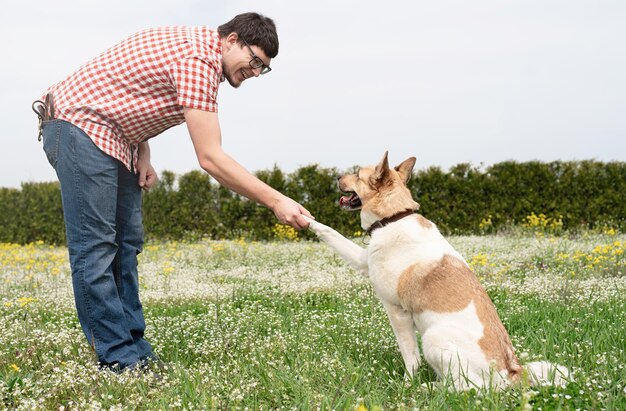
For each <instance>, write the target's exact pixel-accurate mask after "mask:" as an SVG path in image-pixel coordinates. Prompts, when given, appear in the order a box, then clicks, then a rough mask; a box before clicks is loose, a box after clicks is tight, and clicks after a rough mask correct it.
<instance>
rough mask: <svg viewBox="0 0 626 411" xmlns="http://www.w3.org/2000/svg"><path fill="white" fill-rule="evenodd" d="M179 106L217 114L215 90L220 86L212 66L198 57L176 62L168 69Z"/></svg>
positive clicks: (216, 73) (216, 71)
mask: <svg viewBox="0 0 626 411" xmlns="http://www.w3.org/2000/svg"><path fill="white" fill-rule="evenodd" d="M170 77H171V79H172V80H173V82H174V86H175V87H176V93H177V95H178V97H177V102H178V104H180V105H181V106H184V107H189V108H197V109H200V110H204V111H212V112H217V89H218V87H219V84H220V79H219V75H218V70H216V68H215V67H214V64H213V63H211V62H208V61H206V60H204V59H201V58H199V57H187V58H183V59H181V60H178V61H177V62H176V63H174V64H173V65H172V66H171V67H170Z"/></svg>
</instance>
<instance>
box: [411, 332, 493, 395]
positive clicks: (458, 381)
mask: <svg viewBox="0 0 626 411" xmlns="http://www.w3.org/2000/svg"><path fill="white" fill-rule="evenodd" d="M422 350H423V351H424V358H425V359H426V361H427V362H428V364H430V366H431V367H433V369H434V370H435V372H436V373H437V375H438V376H439V378H441V379H442V380H443V381H445V382H449V383H451V384H452V385H453V386H454V388H455V389H456V390H460V391H463V390H467V389H470V388H482V387H487V386H489V385H490V383H491V381H490V380H491V375H490V370H489V364H488V363H487V362H486V361H485V359H484V357H483V355H482V353H481V352H480V349H479V348H478V347H477V346H476V343H475V342H474V341H473V338H472V336H471V335H469V334H468V333H467V332H465V331H463V330H460V329H457V328H455V327H449V326H435V327H432V328H430V329H429V330H427V331H426V332H425V333H424V335H422Z"/></svg>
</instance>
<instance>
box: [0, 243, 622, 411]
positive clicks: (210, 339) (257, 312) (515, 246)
mask: <svg viewBox="0 0 626 411" xmlns="http://www.w3.org/2000/svg"><path fill="white" fill-rule="evenodd" d="M357 241H358V240H357ZM450 241H451V242H452V243H453V245H454V246H455V247H456V248H457V249H458V250H459V251H460V252H461V253H462V254H463V255H464V256H465V257H466V259H467V261H468V262H470V264H472V266H473V268H474V270H475V271H476V273H477V275H479V277H480V278H481V280H482V282H483V284H484V285H485V287H486V288H487V291H488V293H489V295H490V296H491V298H492V299H493V300H494V303H495V304H496V307H497V309H498V312H499V314H500V316H501V318H502V320H503V322H504V324H505V326H506V327H507V329H508V330H509V333H510V334H511V338H512V341H513V344H514V346H515V348H516V350H517V353H518V355H519V356H520V358H521V359H522V361H523V362H528V361H531V360H537V359H546V360H548V361H551V362H556V363H560V364H564V365H566V366H567V367H568V368H569V369H570V370H572V371H573V373H574V380H573V381H572V382H571V383H570V384H569V385H568V386H567V387H564V388H555V387H528V386H523V385H521V386H516V387H512V388H510V389H508V390H505V391H502V392H482V391H481V392H476V391H470V392H463V393H457V392H452V391H450V390H447V389H446V388H445V387H441V386H438V385H437V384H436V378H435V375H434V373H433V372H432V371H431V370H430V368H429V367H428V366H427V364H425V363H423V364H422V366H421V367H420V369H419V372H418V373H417V375H416V376H415V377H414V378H413V379H408V378H407V377H405V374H404V370H403V363H402V360H401V357H400V354H399V352H398V349H397V346H396V342H395V339H394V337H393V333H392V331H391V328H390V326H389V323H388V320H387V318H386V315H385V313H384V311H383V309H382V306H381V304H380V302H379V301H378V299H377V298H376V296H375V295H374V293H373V291H372V289H371V287H370V286H369V285H368V283H367V280H366V279H363V278H361V277H360V276H359V275H358V274H356V273H355V272H353V271H352V270H350V269H348V268H347V267H346V266H345V265H344V264H343V262H342V261H341V260H340V259H338V258H337V257H336V256H334V255H333V253H332V252H331V251H330V250H328V249H327V248H326V247H325V246H324V245H322V244H319V243H310V242H285V243H249V242H245V241H235V242H209V241H206V242H198V243H192V244H182V243H163V244H151V245H149V246H147V247H146V249H145V250H144V253H143V254H142V255H141V261H140V272H141V286H142V299H143V302H144V307H145V314H146V322H147V337H148V339H149V341H151V343H152V344H153V346H154V348H155V350H156V352H157V353H158V354H159V356H160V357H161V359H162V360H163V361H164V362H165V363H166V368H165V369H164V370H162V371H161V375H162V379H160V380H156V379H154V377H153V375H152V374H151V373H147V374H137V373H125V374H122V375H115V374H110V373H104V372H98V371H97V368H96V364H95V360H94V356H93V354H92V352H91V351H90V348H89V346H88V345H87V343H86V341H85V338H84V336H83V334H82V331H81V329H80V326H79V325H78V321H77V319H76V315H75V312H74V306H73V297H72V291H71V278H70V273H69V268H68V264H67V257H66V251H65V250H64V249H62V248H56V247H49V246H46V245H44V244H31V245H28V246H17V245H11V244H4V245H0V283H1V284H2V287H1V289H0V322H1V323H2V327H1V330H2V331H1V332H0V409H2V408H6V409H23V410H32V409H80V410H100V409H111V410H118V409H128V410H161V409H187V410H192V409H220V410H221V409H246V408H247V409H303V410H308V409H328V410H330V409H338V410H346V409H347V410H357V409H360V410H363V409H367V410H375V409H414V408H416V409H432V410H440V409H458V410H472V409H477V410H482V409H488V410H503V409H520V410H526V409H536V410H540V409H541V410H555V409H563V410H569V409H572V410H574V409H589V410H592V409H594V410H595V409H607V410H619V409H626V399H625V398H626V381H625V379H626V378H625V377H626V370H625V368H626V367H625V365H624V364H625V363H626V354H625V352H624V349H625V348H626V337H625V334H626V333H625V331H624V330H625V329H626V319H625V317H626V316H625V315H624V314H625V313H626V276H625V275H624V273H625V257H624V255H623V252H624V249H625V248H626V241H625V236H623V235H619V234H613V235H606V234H604V235H602V234H591V233H587V234H583V235H579V236H577V237H576V238H568V237H565V236H563V237H553V238H540V237H536V236H530V235H529V236H518V235H515V236H504V237H502V236H500V237H496V236H486V237H452V238H451V239H450Z"/></svg>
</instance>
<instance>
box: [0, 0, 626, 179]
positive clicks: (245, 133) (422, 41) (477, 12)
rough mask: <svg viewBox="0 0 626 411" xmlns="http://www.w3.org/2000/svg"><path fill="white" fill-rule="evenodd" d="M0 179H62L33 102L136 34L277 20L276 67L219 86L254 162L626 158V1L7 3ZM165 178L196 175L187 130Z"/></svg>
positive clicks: (165, 164) (156, 150)
mask: <svg viewBox="0 0 626 411" xmlns="http://www.w3.org/2000/svg"><path fill="white" fill-rule="evenodd" d="M0 10H1V12H0V38H1V39H2V40H1V41H0V56H1V57H0V58H1V62H2V64H0V76H1V77H0V78H1V81H0V96H1V98H0V187H20V184H21V183H23V182H39V181H54V180H56V176H55V174H54V170H53V169H52V167H51V166H50V165H49V164H48V162H47V161H46V157H45V155H44V153H43V150H42V148H41V143H39V142H38V141H37V120H36V116H35V114H34V113H33V112H32V111H31V103H32V101H33V100H35V99H37V98H38V97H39V96H40V95H41V94H42V92H43V91H44V90H45V89H46V88H47V87H48V86H50V85H52V84H54V83H56V82H58V81H60V80H62V79H63V78H65V77H67V76H68V75H69V74H71V73H72V72H73V71H75V70H76V69H77V68H78V67H80V66H81V65H82V64H83V63H85V62H86V61H88V60H89V59H91V58H93V57H95V56H96V55H98V54H100V53H101V52H102V51H104V50H106V49H107V48H108V47H110V46H112V45H114V44H115V43H117V42H119V41H120V40H122V39H124V38H125V37H127V36H129V35H130V34H133V33H134V32H136V31H139V30H142V29H145V28H148V27H156V26H170V25H207V26H209V27H213V28H215V27H217V26H218V25H220V24H222V23H224V22H226V21H228V20H230V19H231V18H232V17H234V16H235V15H236V14H239V13H243V12H248V11H256V12H260V13H262V14H265V15H267V16H269V17H271V18H273V19H274V20H275V22H276V25H277V28H278V35H279V39H280V50H279V54H278V56H277V57H276V58H275V59H273V60H272V63H271V66H272V69H273V70H272V72H271V73H269V74H268V75H266V76H261V77H259V78H257V79H250V80H248V81H246V82H244V83H243V85H242V86H241V87H240V88H239V89H233V88H231V87H230V85H228V83H222V85H221V87H220V90H219V94H218V104H219V119H220V125H221V130H222V139H223V147H224V150H225V151H226V152H227V153H229V154H230V155H231V156H232V157H234V158H235V159H236V160H237V161H238V162H239V163H241V164H242V165H243V166H244V167H246V168H247V169H248V170H250V171H253V172H254V171H258V170H265V169H271V168H273V167H274V166H275V165H276V166H278V167H279V168H280V169H282V170H283V171H285V172H291V171H294V170H295V169H297V168H299V167H302V166H306V165H310V164H318V165H320V166H321V167H329V168H331V167H335V168H337V169H339V170H346V169H348V168H350V167H352V166H354V165H365V164H374V163H376V162H378V161H379V160H380V158H381V157H382V155H383V153H384V151H386V150H389V159H390V162H391V163H392V164H398V163H400V162H401V161H402V160H404V159H406V158H407V157H410V156H415V157H417V164H416V169H426V168H428V167H431V166H438V167H441V168H443V169H444V170H445V169H448V168H449V167H451V166H453V165H456V164H459V163H471V164H473V165H474V166H478V167H487V166H489V165H491V164H495V163H499V162H502V161H507V160H515V161H530V160H539V161H555V160H563V161H569V160H585V159H594V160H598V161H605V162H608V161H626V74H625V73H626V46H625V44H626V24H624V22H625V21H626V2H624V1H623V0H614V1H613V0H588V1H583V0H519V1H507V0H473V1H467V0H437V1H425V0H412V1H408V0H407V1H396V0H387V1H371V0H358V1H353V0H346V1H342V0H317V1H315V2H300V1H279V0H267V1H265V0H259V1H239V0H230V1H222V2H218V1H209V0H203V1H200V0H198V1H192V0H177V1H171V0H168V1H163V0H149V1H148V0H132V1H129V0H108V1H106V2H102V1H92V0H80V1H79V0H73V1H72V0H55V1H54V2H50V1H43V0H33V1H29V2H18V1H15V0H0ZM150 145H151V151H152V164H153V166H154V167H155V169H156V170H157V172H159V173H161V172H162V171H163V170H170V171H173V172H175V173H177V174H183V173H186V172H188V171H191V170H197V169H200V168H199V166H198V163H197V160H196V157H195V154H194V150H193V146H192V144H191V140H190V138H189V135H188V133H187V129H186V127H185V125H184V124H183V125H180V126H178V127H175V128H173V129H170V130H168V131H166V132H165V133H163V134H162V135H160V136H157V137H155V138H153V139H152V140H150Z"/></svg>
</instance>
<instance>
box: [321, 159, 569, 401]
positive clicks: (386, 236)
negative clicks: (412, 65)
mask: <svg viewBox="0 0 626 411" xmlns="http://www.w3.org/2000/svg"><path fill="white" fill-rule="evenodd" d="M414 165H415V157H411V158H409V159H407V160H405V161H404V162H402V163H401V164H400V165H398V166H397V167H395V168H390V167H389V163H388V160H387V153H385V155H384V157H383V159H382V161H381V162H380V163H379V164H378V165H377V166H375V167H373V166H372V167H364V168H361V169H360V170H359V171H358V172H357V173H356V174H348V175H345V176H343V177H341V178H340V179H339V189H340V190H341V191H342V192H344V193H349V195H348V196H344V197H341V200H340V205H341V206H342V207H343V208H345V209H348V210H360V212H361V226H362V227H363V229H365V230H366V232H367V234H369V235H370V236H371V239H370V241H369V245H368V247H367V248H365V249H363V248H361V247H360V246H358V245H356V244H355V243H353V242H352V241H350V240H348V239H346V238H345V237H343V236H342V235H341V234H339V233H338V232H336V231H335V230H333V229H332V228H330V227H328V226H325V225H323V224H321V223H319V222H317V221H313V220H309V221H310V225H309V228H310V229H311V230H313V231H314V232H315V233H316V234H317V236H318V237H319V238H320V239H321V240H322V241H323V242H325V243H326V244H328V245H329V246H330V247H332V248H333V249H334V250H335V251H336V252H337V253H338V254H339V255H340V256H341V257H343V259H344V260H345V261H346V262H347V263H348V264H350V265H351V266H352V267H353V268H355V269H356V270H358V271H360V272H362V273H363V274H364V275H366V276H369V279H370V281H371V283H372V285H373V287H374V290H375V292H376V295H377V296H378V297H379V298H380V300H381V301H382V303H383V306H384V308H385V311H386V312H387V315H388V317H389V320H390V322H391V327H392V328H393V331H394V333H395V336H396V339H397V341H398V345H399V347H400V352H401V354H402V358H403V360H404V364H405V365H406V369H407V371H408V373H409V375H411V376H413V372H414V371H415V370H416V369H417V368H418V366H419V365H420V352H419V348H418V345H417V338H416V331H417V332H419V334H420V335H421V337H422V350H423V352H424V358H425V359H426V361H427V362H428V364H430V366H431V367H432V368H433V369H434V370H435V372H436V373H437V375H438V376H439V378H441V379H442V380H445V381H448V382H450V383H451V384H452V385H453V386H454V387H455V388H456V389H458V390H465V389H469V388H472V387H477V388H489V387H494V388H502V387H505V386H507V385H509V384H511V383H513V382H516V381H518V380H520V378H521V375H522V373H523V371H524V369H526V370H528V375H529V377H530V382H533V383H538V384H543V383H552V384H559V385H561V384H563V383H565V382H566V380H567V378H568V375H569V373H568V371H567V369H566V368H565V367H562V366H555V365H552V364H550V363H548V362H545V361H540V362H535V363H530V364H527V365H526V366H524V367H522V366H521V365H520V362H519V360H518V359H517V357H516V355H515V352H514V349H513V346H512V344H511V339H510V338H509V334H508V333H507V331H506V329H505V328H504V326H503V325H502V322H501V321H500V318H499V317H498V314H497V312H496V309H495V306H494V305H493V303H492V302H491V299H490V298H489V296H488V295H487V293H486V292H485V290H484V288H483V287H482V286H481V284H480V283H479V281H478V279H477V278H476V276H475V275H474V273H473V272H472V270H471V269H470V267H469V266H468V264H467V262H466V261H465V260H464V259H463V257H462V256H461V255H460V254H459V253H458V252H457V251H456V250H455V249H454V248H453V247H452V246H451V245H450V244H449V243H448V242H447V241H446V240H445V239H444V237H443V236H442V235H441V233H440V232H439V230H438V229H437V227H436V226H435V224H433V223H432V222H430V221H429V220H427V219H426V218H424V217H423V216H421V215H419V214H416V210H417V209H418V208H419V204H418V203H416V202H415V201H414V200H413V198H412V197H411V193H410V192H409V189H408V188H407V186H406V183H407V181H408V180H409V178H410V177H411V175H412V172H413V166H414Z"/></svg>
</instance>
